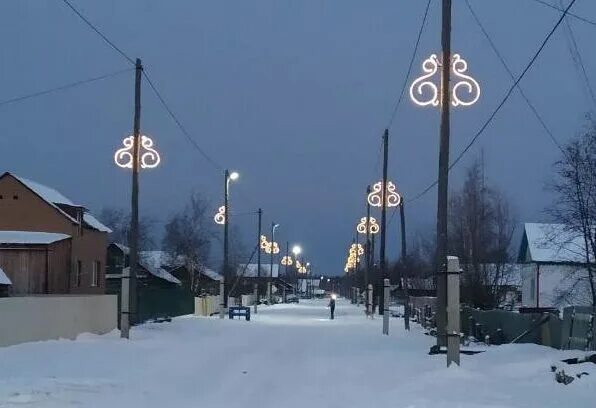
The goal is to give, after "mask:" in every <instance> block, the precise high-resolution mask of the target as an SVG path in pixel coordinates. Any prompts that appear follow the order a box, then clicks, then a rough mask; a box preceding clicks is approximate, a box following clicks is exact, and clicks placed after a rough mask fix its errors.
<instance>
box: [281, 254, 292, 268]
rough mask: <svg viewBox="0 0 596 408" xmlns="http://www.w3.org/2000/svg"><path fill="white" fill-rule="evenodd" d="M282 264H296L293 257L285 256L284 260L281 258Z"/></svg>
mask: <svg viewBox="0 0 596 408" xmlns="http://www.w3.org/2000/svg"><path fill="white" fill-rule="evenodd" d="M281 264H282V265H284V266H292V265H293V264H294V261H293V260H292V257H291V256H284V257H283V258H281Z"/></svg>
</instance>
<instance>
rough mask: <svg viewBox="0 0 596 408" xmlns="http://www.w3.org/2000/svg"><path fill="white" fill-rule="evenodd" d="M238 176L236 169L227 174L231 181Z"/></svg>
mask: <svg viewBox="0 0 596 408" xmlns="http://www.w3.org/2000/svg"><path fill="white" fill-rule="evenodd" d="M238 177H240V174H238V172H237V171H233V172H231V173H230V175H229V176H228V178H229V179H230V180H232V181H236V180H238Z"/></svg>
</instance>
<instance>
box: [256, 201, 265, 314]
mask: <svg viewBox="0 0 596 408" xmlns="http://www.w3.org/2000/svg"><path fill="white" fill-rule="evenodd" d="M262 219H263V210H262V209H261V208H259V225H258V227H257V284H256V289H255V313H257V304H258V303H259V281H260V280H261V221H262Z"/></svg>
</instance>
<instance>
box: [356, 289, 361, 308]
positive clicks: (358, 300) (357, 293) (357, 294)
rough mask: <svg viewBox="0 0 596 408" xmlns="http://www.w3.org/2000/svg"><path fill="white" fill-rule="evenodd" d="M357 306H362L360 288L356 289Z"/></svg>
mask: <svg viewBox="0 0 596 408" xmlns="http://www.w3.org/2000/svg"><path fill="white" fill-rule="evenodd" d="M356 306H360V288H356Z"/></svg>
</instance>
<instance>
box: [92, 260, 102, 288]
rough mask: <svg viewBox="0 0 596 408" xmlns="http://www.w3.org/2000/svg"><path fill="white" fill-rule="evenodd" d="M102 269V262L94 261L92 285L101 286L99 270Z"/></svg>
mask: <svg viewBox="0 0 596 408" xmlns="http://www.w3.org/2000/svg"><path fill="white" fill-rule="evenodd" d="M100 270H101V263H100V262H99V261H95V262H93V272H92V275H91V286H99V285H98V284H99V271H100Z"/></svg>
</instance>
